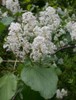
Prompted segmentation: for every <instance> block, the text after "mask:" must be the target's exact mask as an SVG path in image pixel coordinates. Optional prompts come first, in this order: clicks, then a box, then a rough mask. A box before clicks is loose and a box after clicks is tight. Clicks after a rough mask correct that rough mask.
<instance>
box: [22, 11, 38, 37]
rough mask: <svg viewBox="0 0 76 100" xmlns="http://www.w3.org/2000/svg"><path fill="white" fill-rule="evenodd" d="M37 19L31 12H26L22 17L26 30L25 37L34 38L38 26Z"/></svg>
mask: <svg viewBox="0 0 76 100" xmlns="http://www.w3.org/2000/svg"><path fill="white" fill-rule="evenodd" d="M37 23H38V22H37V20H36V17H35V16H34V15H33V13H31V12H25V13H24V14H23V15H22V26H23V29H24V35H26V36H33V35H34V33H33V29H34V28H35V26H36V25H37Z"/></svg>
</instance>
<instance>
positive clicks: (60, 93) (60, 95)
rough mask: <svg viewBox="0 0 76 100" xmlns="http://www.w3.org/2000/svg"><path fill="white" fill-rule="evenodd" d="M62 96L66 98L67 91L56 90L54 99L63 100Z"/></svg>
mask: <svg viewBox="0 0 76 100" xmlns="http://www.w3.org/2000/svg"><path fill="white" fill-rule="evenodd" d="M64 96H67V90H65V89H61V90H60V89H57V91H56V98H58V99H63V97H64Z"/></svg>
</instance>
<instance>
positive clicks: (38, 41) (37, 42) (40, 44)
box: [31, 36, 56, 61]
mask: <svg viewBox="0 0 76 100" xmlns="http://www.w3.org/2000/svg"><path fill="white" fill-rule="evenodd" d="M31 48H32V53H31V57H32V58H33V59H34V61H36V60H39V59H40V58H41V57H42V56H43V55H47V54H53V53H54V52H55V50H56V46H55V45H54V44H53V43H52V42H51V41H49V40H46V39H45V38H44V37H43V36H37V37H36V38H35V39H34V41H33V43H32V46H31ZM39 55H40V56H39ZM35 58H36V59H35Z"/></svg>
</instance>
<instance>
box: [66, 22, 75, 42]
mask: <svg viewBox="0 0 76 100" xmlns="http://www.w3.org/2000/svg"><path fill="white" fill-rule="evenodd" d="M66 28H67V30H68V31H69V33H70V35H71V39H72V40H76V22H69V23H68V24H67V25H66Z"/></svg>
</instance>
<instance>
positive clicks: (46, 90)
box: [0, 0, 76, 100]
mask: <svg viewBox="0 0 76 100" xmlns="http://www.w3.org/2000/svg"><path fill="white" fill-rule="evenodd" d="M19 2H20V6H21V8H23V9H24V10H29V11H32V12H33V13H34V15H36V16H37V14H39V12H40V11H41V10H43V9H45V8H43V7H45V6H47V5H46V3H47V2H48V5H50V6H52V7H54V8H56V9H58V7H60V8H61V9H62V13H60V12H58V14H59V16H60V18H61V19H62V21H61V26H60V27H59V28H58V29H57V31H55V32H54V33H52V37H53V39H52V41H53V42H54V43H55V44H56V45H57V46H59V45H60V41H62V40H64V39H65V38H67V40H68V43H67V44H69V45H70V47H68V46H67V44H66V45H65V46H62V45H60V47H59V48H58V51H56V53H55V55H54V56H53V55H52V56H51V57H49V56H46V57H44V59H43V60H42V61H41V60H40V61H38V62H34V61H33V60H31V59H30V58H29V57H27V58H26V59H25V60H24V61H22V60H20V59H18V58H16V57H15V54H13V53H12V52H11V51H10V52H6V50H5V49H4V48H3V45H4V42H5V40H6V37H7V36H8V28H9V26H10V24H11V22H13V21H14V22H19V23H21V19H20V18H21V16H22V14H23V12H24V11H22V12H18V13H16V14H13V13H12V12H11V11H10V10H8V9H6V8H5V7H4V6H2V5H0V8H1V11H2V14H3V13H5V11H8V16H6V17H2V15H0V99H1V100H25V99H26V100H45V99H47V100H48V99H49V100H57V98H56V90H57V88H59V89H62V88H65V89H66V90H67V91H68V95H67V96H66V97H63V99H65V100H75V99H76V52H73V49H75V44H76V41H71V36H70V34H69V32H68V31H67V30H66V29H65V25H66V23H67V22H68V21H70V20H73V21H75V20H76V19H75V18H76V16H72V15H73V14H76V1H75V0H19ZM65 9H67V12H68V13H67V14H65ZM60 28H62V29H64V30H65V32H64V34H62V35H61V36H59V37H58V40H56V41H55V40H54V36H55V34H57V33H59V31H60ZM65 33H66V34H65ZM30 41H31V40H30ZM65 43H66V42H65Z"/></svg>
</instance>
